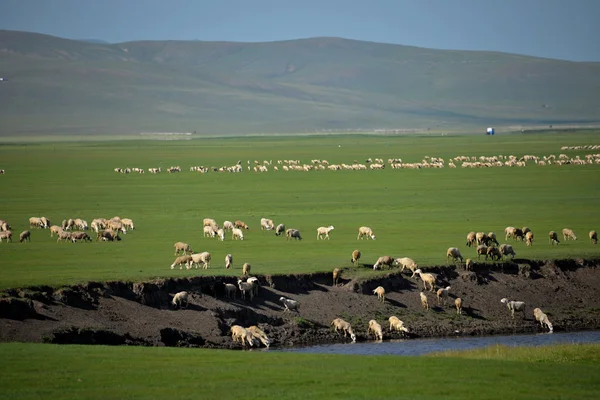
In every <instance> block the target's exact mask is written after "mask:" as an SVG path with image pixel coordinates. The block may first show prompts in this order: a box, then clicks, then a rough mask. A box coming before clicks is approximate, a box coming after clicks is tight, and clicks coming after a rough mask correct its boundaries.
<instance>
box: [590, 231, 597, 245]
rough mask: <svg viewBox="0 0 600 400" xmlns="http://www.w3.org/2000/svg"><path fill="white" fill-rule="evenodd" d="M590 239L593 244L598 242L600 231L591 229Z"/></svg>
mask: <svg viewBox="0 0 600 400" xmlns="http://www.w3.org/2000/svg"><path fill="white" fill-rule="evenodd" d="M590 240H591V242H592V244H598V233H596V231H590Z"/></svg>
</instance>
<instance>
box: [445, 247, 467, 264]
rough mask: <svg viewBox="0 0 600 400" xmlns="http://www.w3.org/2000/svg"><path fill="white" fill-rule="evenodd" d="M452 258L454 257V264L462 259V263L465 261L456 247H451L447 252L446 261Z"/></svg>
mask: <svg viewBox="0 0 600 400" xmlns="http://www.w3.org/2000/svg"><path fill="white" fill-rule="evenodd" d="M450 257H452V260H453V261H454V262H456V260H457V259H460V261H461V262H462V261H463V256H462V254H460V250H458V249H457V248H456V247H450V248H448V250H447V251H446V261H448V260H449V259H450Z"/></svg>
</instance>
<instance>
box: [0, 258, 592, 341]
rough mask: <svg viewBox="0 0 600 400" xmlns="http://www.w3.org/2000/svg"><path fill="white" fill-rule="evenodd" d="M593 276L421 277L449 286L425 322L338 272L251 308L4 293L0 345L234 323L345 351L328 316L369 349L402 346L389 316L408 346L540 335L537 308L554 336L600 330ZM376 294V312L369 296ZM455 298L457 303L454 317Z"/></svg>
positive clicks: (146, 292)
mask: <svg viewBox="0 0 600 400" xmlns="http://www.w3.org/2000/svg"><path fill="white" fill-rule="evenodd" d="M598 266H600V260H549V261H529V260H516V261H515V262H513V263H503V264H483V263H481V264H478V265H476V267H475V270H474V271H471V272H465V271H463V270H461V269H455V268H454V267H447V266H439V267H431V268H427V271H428V272H432V273H435V274H437V287H446V286H451V290H450V294H451V296H450V297H451V298H450V299H449V300H450V301H449V302H448V303H449V304H448V305H446V306H443V305H442V306H438V305H437V303H436V299H435V296H434V294H433V293H431V292H429V293H427V294H428V299H429V303H430V305H431V306H432V307H431V309H430V310H429V311H425V310H423V309H422V308H421V304H420V299H419V292H420V291H421V290H422V282H421V281H420V280H418V279H411V278H410V275H407V274H400V273H399V272H398V270H392V271H390V273H388V274H385V275H382V276H378V277H372V278H370V277H366V278H365V277H362V278H353V275H356V274H353V271H350V270H348V271H344V273H343V274H342V278H343V279H342V282H341V284H340V285H339V286H333V285H332V278H331V274H330V273H315V274H304V275H272V276H269V275H266V276H259V277H258V278H259V280H260V281H261V284H262V286H261V288H260V292H259V295H258V296H257V297H256V298H255V299H254V300H253V301H252V302H250V301H246V300H241V299H239V297H238V298H236V299H235V300H226V299H225V296H224V291H223V284H224V283H234V281H235V278H227V277H194V278H184V279H157V280H153V281H148V282H135V283H131V282H120V281H113V282H88V283H86V284H83V285H74V286H67V287H62V288H51V287H33V288H24V289H10V290H6V291H4V293H3V295H2V298H0V341H3V342H9V341H24V342H50V343H65V344H67V343H68V344H72V343H80V344H115V345H118V344H123V345H144V346H184V347H205V348H239V347H240V346H239V345H237V344H234V343H232V340H231V337H230V335H229V328H230V326H232V325H236V324H237V325H242V326H250V325H258V326H259V327H261V328H262V329H263V330H264V331H265V332H266V333H267V335H268V336H269V337H270V338H271V341H272V346H273V347H289V346H295V345H310V344H320V343H333V342H340V341H344V340H349V339H344V338H343V337H340V336H338V335H336V334H335V333H333V332H332V330H331V327H330V325H329V324H330V323H331V321H332V320H333V319H334V318H338V317H340V318H343V319H345V320H346V321H348V322H350V323H351V324H352V326H353V328H354V331H355V333H356V335H357V340H358V341H362V340H368V339H369V338H368V337H367V334H366V331H367V326H368V322H369V320H371V319H375V320H377V321H378V322H379V323H380V324H381V325H382V326H383V327H384V328H385V331H384V338H385V339H392V338H400V337H402V336H401V335H400V334H397V333H393V334H392V333H389V332H388V331H387V319H388V318H389V317H390V316H392V315H395V316H397V317H398V318H400V319H401V320H402V321H404V324H405V326H407V327H408V328H409V330H410V332H409V333H408V334H407V335H406V337H408V338H417V337H423V338H424V337H444V336H464V335H482V334H508V333H527V332H541V331H543V329H542V327H540V325H539V323H537V322H536V321H535V319H534V318H533V313H532V310H533V308H535V307H540V308H542V310H544V311H545V312H546V313H547V314H548V315H549V317H550V320H551V321H552V323H553V324H554V329H555V331H556V332H560V331H574V330H588V329H600V274H598ZM360 275H364V274H360ZM380 285H381V286H383V287H384V288H385V289H386V301H385V303H384V304H382V303H381V302H379V301H378V300H377V296H375V295H374V294H373V292H372V291H373V289H374V288H376V287H377V286H380ZM182 290H185V291H188V292H189V293H190V294H191V296H190V304H189V307H188V308H187V309H181V310H177V309H174V308H173V307H172V305H171V304H170V302H171V300H172V297H173V295H174V294H175V293H177V292H179V291H182ZM281 296H284V297H288V298H293V299H295V300H298V301H299V303H300V311H299V313H298V314H296V313H286V312H284V311H283V308H282V305H281V303H280V302H279V298H280V297H281ZM456 297H460V298H462V299H463V302H464V313H463V314H462V315H457V314H456V310H455V308H454V298H456ZM503 297H507V298H509V299H511V300H520V301H524V302H525V303H526V304H527V307H526V313H525V315H524V316H521V315H519V314H517V316H516V318H515V319H514V320H513V319H512V318H511V317H510V313H509V311H508V310H507V308H506V306H505V305H503V304H501V303H500V299H501V298H503ZM450 303H451V304H450Z"/></svg>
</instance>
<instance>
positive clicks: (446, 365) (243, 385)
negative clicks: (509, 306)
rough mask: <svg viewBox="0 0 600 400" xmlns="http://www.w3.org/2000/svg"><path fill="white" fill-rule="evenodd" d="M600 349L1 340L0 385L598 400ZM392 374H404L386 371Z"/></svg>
mask: <svg viewBox="0 0 600 400" xmlns="http://www.w3.org/2000/svg"><path fill="white" fill-rule="evenodd" d="M406 344H407V345H409V343H406ZM491 350H494V348H492V349H491ZM598 352H599V350H598V345H571V346H551V347H544V348H531V349H528V348H511V349H510V350H509V353H510V354H509V356H508V357H507V356H506V355H504V354H500V353H498V354H496V352H494V353H493V354H491V356H488V357H481V358H484V359H471V358H475V357H471V356H470V353H467V354H466V355H464V356H463V355H461V354H460V353H459V354H452V355H451V356H450V357H448V356H444V357H440V356H432V357H397V356H391V357H390V356H350V355H323V354H290V353H277V352H258V353H257V352H231V351H226V350H201V349H180V348H164V347H155V348H144V347H106V346H75V345H74V346H61V345H43V344H22V343H10V344H1V345H0V356H1V357H2V359H3V362H2V363H1V364H0V385H2V388H3V396H4V398H7V399H12V398H19V399H38V398H52V399H62V398H64V399H72V398H85V399H105V398H107V397H108V398H111V397H127V398H131V399H142V398H152V399H155V398H157V397H161V398H173V397H175V398H178V399H188V398H189V399H196V398H198V397H202V398H209V399H213V398H219V399H228V398H239V396H240V393H252V397H253V398H264V399H270V398H277V399H300V398H301V399H322V398H361V399H362V398H369V399H371V398H444V399H464V398H473V399H506V398H510V399H528V400H530V399H548V398H570V399H596V398H597V396H598V390H600V383H599V380H598V379H597V377H598V374H599V373H600V366H599V365H598V362H597V361H598ZM490 353H492V351H490ZM463 357H465V358H463ZM397 370H399V371H406V373H405V374H396V375H395V377H394V379H390V378H389V377H390V375H389V374H386V373H385V372H386V371H397ZM457 371H460V373H458V372H457ZM482 371H484V373H482ZM249 374H250V375H249Z"/></svg>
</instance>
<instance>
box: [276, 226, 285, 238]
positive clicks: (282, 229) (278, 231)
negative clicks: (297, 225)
mask: <svg viewBox="0 0 600 400" xmlns="http://www.w3.org/2000/svg"><path fill="white" fill-rule="evenodd" d="M284 233H285V225H284V224H279V225H277V228H275V236H281V235H282V234H284Z"/></svg>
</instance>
